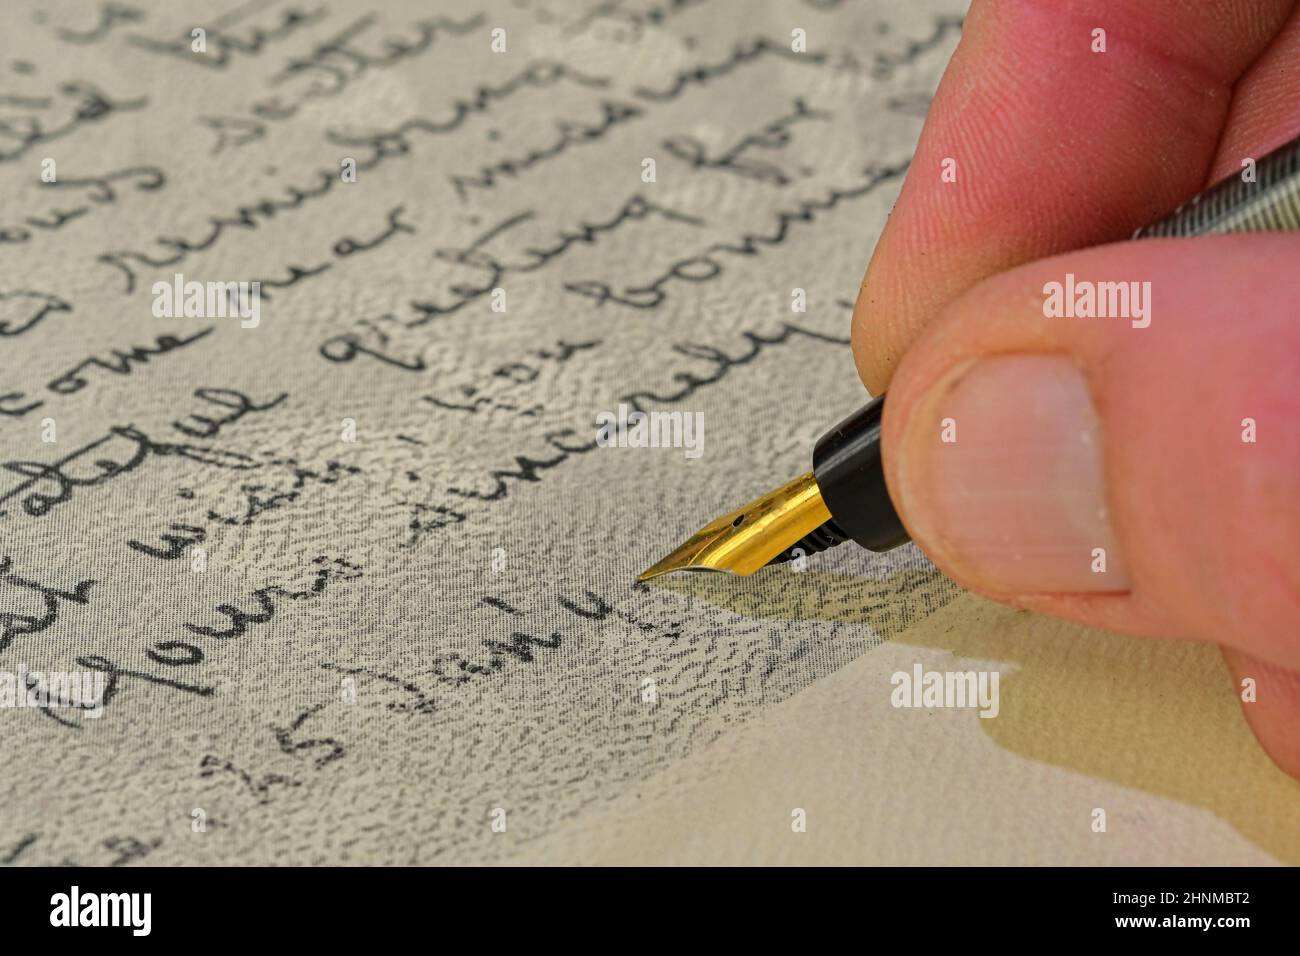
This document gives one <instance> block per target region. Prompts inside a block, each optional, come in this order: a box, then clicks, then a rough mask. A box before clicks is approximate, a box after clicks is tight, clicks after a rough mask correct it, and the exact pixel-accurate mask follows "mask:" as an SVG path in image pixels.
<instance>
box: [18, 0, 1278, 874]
mask: <svg viewBox="0 0 1300 956" xmlns="http://www.w3.org/2000/svg"><path fill="white" fill-rule="evenodd" d="M961 12H962V5H961V4H960V3H953V2H946V0H945V2H939V0H934V2H928V0H927V2H917V3H907V4H890V3H861V4H841V3H834V2H831V3H826V2H803V3H795V2H790V3H783V4H777V3H746V4H744V5H743V8H742V6H741V5H740V4H739V3H733V2H724V0H712V2H704V0H697V2H672V3H665V2H658V3H626V4H620V3H587V4H577V3H574V4H568V3H565V4H542V3H536V2H533V3H530V2H516V3H485V4H481V5H478V4H467V5H460V4H457V5H450V4H448V5H445V8H444V7H443V5H432V4H421V3H413V2H412V3H384V4H373V5H365V4H346V5H345V4H327V3H317V2H309V0H308V2H301V3H277V2H262V3H256V4H242V5H235V4H216V3H192V2H181V3H167V4H161V3H158V4H147V3H143V2H139V0H136V2H132V3H129V4H122V3H119V4H111V5H108V4H106V5H100V6H92V5H87V4H73V3H35V2H32V3H22V2H13V3H8V4H6V5H5V8H4V11H3V13H0V17H2V18H3V26H4V29H3V30H0V45H2V46H3V49H4V56H3V58H0V69H3V70H4V75H5V82H4V83H3V85H2V86H0V95H2V96H3V99H2V100H0V177H3V187H4V195H5V197H6V202H5V204H4V207H3V215H2V216H0V219H2V220H3V221H2V222H0V230H2V231H0V237H2V238H3V241H0V295H3V298H0V323H3V325H0V441H2V442H3V445H2V446H0V447H2V448H3V451H4V455H3V463H4V470H3V481H4V483H5V484H4V490H2V491H0V496H2V497H0V511H3V514H0V534H2V535H3V537H2V538H0V540H2V541H3V547H2V548H0V557H3V561H4V563H3V565H2V570H0V602H2V603H0V627H2V628H3V630H2V631H0V642H2V644H3V646H2V647H0V669H4V670H7V671H10V672H16V671H17V670H18V669H19V668H20V667H22V668H26V669H27V670H29V671H37V672H54V671H85V670H91V671H95V672H98V673H100V674H103V675H105V676H106V678H107V679H108V681H109V684H108V686H109V697H108V699H107V701H106V702H105V704H104V707H103V714H102V716H100V717H98V718H92V717H90V716H87V715H86V714H85V713H82V712H81V711H78V710H76V709H74V708H66V707H50V708H48V709H46V710H40V709H32V708H13V709H4V710H0V720H3V721H4V724H3V733H0V754H2V755H3V758H4V766H5V767H6V773H5V775H4V787H3V794H2V796H3V801H2V802H0V806H3V808H4V809H3V811H2V812H0V860H3V861H5V862H9V863H15V864H49V863H61V862H75V863H81V864H90V865H102V864H131V863H138V862H146V863H156V864H199V863H242V864H261V863H295V864H311V863H389V864H407V863H504V862H529V863H535V862H686V861H689V862H741V861H757V862H778V861H798V862H850V861H852V862H979V861H983V860H989V861H995V862H1033V863H1038V862H1113V861H1128V862H1144V863H1145V862H1152V863H1155V862H1260V861H1268V860H1283V861H1287V862H1295V860H1296V857H1297V849H1296V843H1295V833H1296V831H1295V828H1294V820H1295V808H1296V806H1297V802H1296V797H1297V791H1296V786H1295V784H1294V782H1292V781H1289V780H1287V779H1285V778H1283V777H1282V776H1281V775H1280V774H1279V773H1277V772H1276V771H1274V770H1273V769H1272V767H1271V765H1270V764H1268V763H1267V760H1266V759H1265V758H1264V757H1263V756H1262V754H1261V753H1260V752H1259V751H1258V750H1257V749H1256V748H1255V747H1254V744H1253V743H1252V741H1251V740H1250V739H1249V736H1248V733H1247V732H1246V731H1245V730H1244V725H1243V724H1242V722H1241V719H1240V717H1239V715H1237V714H1236V712H1235V711H1234V709H1233V707H1232V706H1231V705H1232V700H1231V695H1230V693H1228V690H1227V688H1226V686H1222V685H1226V684H1227V678H1226V676H1225V675H1224V673H1223V670H1222V667H1221V665H1219V664H1218V662H1217V657H1216V656H1215V652H1213V651H1212V650H1211V649H1208V648H1196V647H1190V646H1183V645H1152V644H1144V643H1138V642H1132V641H1127V640H1124V639H1121V638H1115V637H1109V636H1106V635H1099V634H1094V633H1085V632H1082V631H1079V630H1077V629H1074V628H1070V627H1066V626H1064V625H1060V624H1056V623H1052V622H1047V621H1043V620H1040V619H1036V618H1033V617H1030V616H1028V615H1019V614H1015V613H1014V612H1009V611H1004V610H1000V609H993V608H992V607H991V606H988V605H984V604H982V603H980V602H977V601H975V599H973V598H970V597H967V596H963V595H961V593H960V592H959V591H958V589H957V588H956V587H955V586H954V585H952V584H951V583H950V582H948V581H947V580H946V579H944V578H943V577H942V576H940V575H939V574H938V573H937V572H936V571H935V570H934V569H933V568H932V567H931V566H930V565H929V564H928V562H927V561H926V560H925V559H924V557H923V556H922V555H921V554H920V553H919V552H918V551H917V550H916V549H915V548H913V547H910V546H909V547H908V548H905V549H901V550H900V551H897V552H894V553H892V554H890V555H888V556H873V555H870V554H867V553H865V552H862V551H860V550H857V549H854V548H849V547H845V548H841V549H837V550H836V551H834V552H831V553H828V554H825V555H821V556H817V557H815V558H813V559H810V561H809V565H808V568H807V570H805V571H802V572H798V571H795V570H794V569H791V568H780V569H773V570H769V571H765V572H763V573H762V574H760V575H757V576H755V577H753V578H750V579H744V580H733V579H726V580H717V579H708V580H704V579H698V578H693V577H691V578H686V579H680V580H678V579H670V580H668V581H666V582H664V583H662V584H661V585H657V586H654V587H650V588H645V587H641V588H634V587H633V586H632V583H631V582H632V581H633V579H634V577H635V574H636V573H637V571H639V570H640V569H641V568H643V567H645V566H646V565H648V564H649V563H651V562H652V561H653V560H654V559H655V558H657V557H659V556H660V555H661V554H662V553H663V552H665V551H666V550H667V549H669V548H671V547H672V546H674V545H675V544H677V543H678V542H679V541H680V540H681V539H682V538H683V537H684V536H685V535H687V534H689V533H690V532H691V531H693V530H694V529H695V528H696V527H697V526H698V525H699V524H700V523H702V522H703V521H704V520H706V519H707V518H709V517H712V516H713V515H714V514H716V513H718V512H720V511H723V510H726V509H728V508H731V507H734V506H735V505H736V504H737V503H738V502H740V501H743V500H747V499H748V498H750V497H752V496H753V495H754V494H755V493H757V492H759V491H762V490H765V489H767V488H768V487H770V486H772V485H774V484H777V483H780V482H783V481H785V480H787V479H789V478H790V477H792V476H794V475H796V474H798V473H800V472H801V471H803V470H806V468H807V465H808V454H809V448H810V447H811V443H812V441H813V440H814V439H815V437H816V435H817V434H818V433H819V431H820V430H821V429H822V428H824V427H825V426H826V425H827V424H828V423H830V422H833V421H834V420H836V419H837V418H838V417H841V416H842V415H844V414H846V413H847V412H849V411H851V410H852V409H853V408H854V407H856V406H857V405H858V404H860V403H861V401H862V400H863V399H864V394H863V392H862V390H861V386H860V385H859V383H858V381H857V378H856V376H855V374H854V370H853V363H852V359H851V356H850V354H849V350H848V344H847V334H848V318H849V313H850V310H851V302H850V298H851V295H852V293H853V290H854V289H855V288H856V283H857V282H858V281H859V279H860V276H861V272H862V268H863V266H864V264H865V262H866V261H867V259H868V257H869V255H870V251H871V248H872V244H873V242H874V240H875V237H876V236H877V234H878V232H879V229H880V227H881V225H882V224H883V222H884V220H885V216H886V215H887V213H888V210H889V206H890V203H891V202H892V201H893V198H894V196H895V195H896V193H897V189H898V186H899V184H900V182H901V178H902V175H903V172H904V171H905V169H906V165H907V162H908V160H909V158H910V155H911V151H912V147H913V145H914V143H915V140H916V136H917V134H918V132H919V129H920V125H921V121H922V117H923V115H924V110H925V105H926V103H927V101H928V97H929V94H930V92H931V91H932V90H933V87H934V84H935V83H936V82H937V78H938V76H939V74H940V72H941V71H942V68H943V64H944V63H945V62H946V59H947V57H948V56H949V55H950V53H951V51H952V49H953V47H954V46H955V43H956V41H957V38H958V34H959V29H960V26H959V24H960V16H961ZM196 28H202V29H203V30H204V31H205V34H204V38H205V40H206V50H205V51H204V52H201V53H200V52H195V51H194V50H193V49H192V43H193V42H194V35H193V32H192V31H193V30H195V29H196ZM498 30H501V31H504V33H497V32H496V31H498ZM795 31H803V36H804V37H806V52H795V51H794V50H793V49H792V44H796V45H797V44H798V42H799V36H798V34H797V33H796V32H795ZM502 42H504V47H503V48H502V47H501V43H502ZM494 44H495V45H496V48H497V49H494ZM498 50H499V52H498ZM647 159H652V160H654V163H655V176H654V180H653V181H652V182H648V181H646V180H645V179H644V178H643V176H644V175H645V173H646V170H647V166H646V164H645V160H647ZM46 160H53V161H54V164H55V169H56V170H57V172H56V177H55V179H54V181H53V182H45V181H43V180H42V173H43V172H45V171H46V169H47V167H46V165H45V161H46ZM349 161H353V162H354V163H355V171H356V176H355V182H347V181H345V174H346V173H347V172H348V169H349ZM177 273H180V274H182V275H183V277H184V279H186V280H197V281H200V282H208V281H228V282H237V281H253V280H258V281H261V282H262V287H261V289H262V299H261V310H260V319H259V321H258V324H257V325H256V327H250V328H243V327H241V325H240V322H239V320H238V319H236V318H230V317H224V318H204V317H198V316H191V317H185V316H179V317H176V318H160V317H156V316H155V315H154V311H153V308H154V304H155V300H156V294H155V292H154V291H153V284H154V283H155V282H158V281H164V282H171V281H172V280H173V277H174V276H175V274H177ZM496 290H501V292H502V293H503V294H504V299H501V298H500V296H498V294H497V291H496ZM796 290H800V294H801V295H802V298H803V300H805V301H806V311H795V309H794V307H795V305H796V303H797V302H798V301H799V294H796ZM502 305H503V306H504V310H503V311H499V310H497V309H494V306H496V307H500V306H502ZM620 404H629V405H631V406H633V407H639V408H642V409H644V410H663V411H673V410H676V411H681V412H683V413H689V414H692V415H694V414H696V413H699V415H701V416H702V421H703V424H704V431H703V445H702V448H701V452H702V453H701V454H700V455H699V456H698V457H688V455H687V454H686V453H685V450H684V449H682V448H619V447H598V446H597V445H596V443H595V435H596V425H595V422H596V418H597V416H598V415H600V414H602V413H615V414H616V413H617V412H618V408H619V405H620ZM51 437H52V438H53V439H54V440H53V441H50V440H47V439H49V438H51ZM353 437H355V440H350V439H352V438H353ZM106 463H111V464H106ZM196 549H202V551H201V552H199V551H196ZM200 558H201V560H200ZM199 565H202V567H201V568H199ZM954 654H955V655H957V658H956V659H959V660H960V661H961V662H962V663H961V666H962V667H963V668H965V667H967V666H970V667H976V666H979V667H985V668H996V669H999V670H1000V671H1001V672H1002V673H1004V674H1005V677H1006V681H1005V683H1004V685H1003V687H1004V691H1003V696H1004V699H1003V713H1002V714H1001V715H1000V716H999V717H998V718H997V719H994V720H981V719H979V718H978V717H977V716H976V715H975V714H974V713H973V712H971V711H961V712H956V711H950V712H939V713H926V712H924V711H915V710H894V709H893V708H891V707H890V704H889V691H890V685H889V676H890V674H891V673H892V672H893V671H895V670H899V669H906V668H908V667H911V666H912V664H914V663H915V662H918V661H921V662H924V663H925V665H926V666H927V667H933V668H942V667H943V666H945V663H950V662H951V661H952V660H954V658H953V657H952V656H951V655H954ZM967 660H970V661H974V662H976V663H972V664H969V665H967V664H966V663H965V662H966V661H967ZM1096 807H1105V808H1109V813H1110V820H1111V825H1110V827H1109V829H1108V832H1106V833H1105V834H1097V833H1093V832H1092V831H1091V830H1090V827H1089V823H1090V814H1091V812H1092V810H1093V808H1096ZM796 809H803V810H804V811H805V812H806V814H807V819H808V827H807V832H804V833H794V832H793V831H792V829H791V814H792V812H793V811H794V810H796ZM1288 826H1289V827H1290V829H1289V830H1288Z"/></svg>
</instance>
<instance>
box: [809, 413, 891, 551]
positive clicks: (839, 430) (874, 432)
mask: <svg viewBox="0 0 1300 956" xmlns="http://www.w3.org/2000/svg"><path fill="white" fill-rule="evenodd" d="M884 411H885V397H884V396H883V395H882V396H880V397H879V398H877V399H875V400H874V401H872V402H871V403H869V404H867V405H864V406H863V407H862V408H859V409H858V410H857V411H856V412H854V413H853V414H852V415H850V416H849V417H848V418H846V419H844V421H842V422H840V423H839V424H838V425H836V426H835V427H834V428H832V429H831V430H830V431H828V432H826V434H824V435H822V437H821V438H820V439H818V441H817V445H816V447H815V448H814V449H813V478H814V479H816V481H817V487H818V489H819V490H820V491H821V496H822V501H823V502H825V504H826V508H827V510H828V511H830V513H831V516H832V520H833V521H834V523H835V524H836V525H838V526H839V528H840V529H842V530H843V531H844V532H845V533H846V534H848V536H849V537H850V538H852V539H853V540H854V541H856V542H857V543H858V544H860V545H862V546H863V547H864V548H869V549H870V550H872V551H888V550H890V549H891V548H896V547H898V546H899V545H900V544H906V543H907V541H908V535H907V530H906V529H905V528H904V527H903V522H902V520H901V519H900V518H899V517H898V512H897V511H895V510H894V505H893V502H892V501H890V498H889V490H888V488H886V487H885V469H884V463H883V462H882V461H881V458H880V423H881V419H882V418H883V416H884Z"/></svg>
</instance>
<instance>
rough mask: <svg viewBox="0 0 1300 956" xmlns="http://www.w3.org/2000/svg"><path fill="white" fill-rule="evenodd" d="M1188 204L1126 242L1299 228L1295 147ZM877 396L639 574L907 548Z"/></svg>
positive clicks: (1298, 147)
mask: <svg viewBox="0 0 1300 956" xmlns="http://www.w3.org/2000/svg"><path fill="white" fill-rule="evenodd" d="M1243 166H1246V167H1247V170H1248V172H1250V171H1253V173H1254V175H1253V176H1252V175H1248V172H1243V173H1242V174H1241V175H1233V176H1230V177H1228V178H1227V179H1225V180H1223V181H1222V182H1220V183H1218V184H1217V185H1215V186H1211V187H1210V188H1209V189H1207V190H1205V191H1204V192H1202V193H1200V194H1199V195H1197V196H1196V197H1195V198H1193V199H1190V200H1188V201H1187V202H1185V203H1183V204H1182V205H1181V206H1179V207H1178V208H1177V209H1176V210H1174V211H1173V212H1172V213H1171V214H1170V215H1169V216H1167V217H1166V218H1164V219H1162V220H1160V221H1159V222H1157V223H1155V224H1153V225H1150V226H1146V227H1144V228H1142V229H1139V230H1137V232H1135V233H1134V234H1133V236H1132V238H1134V239H1143V238H1149V237H1154V236H1163V237H1171V236H1198V235H1209V234H1212V233H1230V232H1266V231H1282V230H1295V229H1300V138H1296V139H1293V140H1292V141H1291V142H1289V143H1287V144H1286V145H1284V146H1281V147H1279V148H1278V149H1276V150H1274V151H1273V152H1271V153H1269V154H1268V155H1267V156H1265V157H1264V158H1263V159H1261V160H1259V162H1258V163H1255V164H1250V163H1249V162H1248V161H1247V162H1244V163H1243ZM884 409H885V396H884V395H881V396H879V397H877V398H876V399H874V400H873V401H871V402H870V403H869V404H867V405H865V406H864V407H862V408H860V409H859V410H858V411H856V412H854V413H853V414H852V415H850V416H849V417H848V418H846V419H844V421H842V422H840V423H839V424H838V425H836V426H835V427H834V428H832V429H831V430H830V431H828V432H826V434H824V435H822V437H821V438H820V439H819V440H818V441H817V444H816V445H815V446H814V448H813V456H812V471H810V472H808V473H807V474H805V475H802V476H800V477H798V478H796V479H794V480H793V481H791V482H789V483H787V484H784V485H782V486H781V487H780V488H777V489H776V490H775V491H771V492H768V493H767V494H765V495H763V496H762V497H761V498H758V499H757V500H755V501H752V502H750V503H749V504H747V505H745V506H744V507H743V508H740V509H739V510H737V511H733V512H731V513H730V514H725V515H723V516H722V517H720V518H718V519H716V520H714V521H711V522H710V523H709V524H707V525H705V526H704V527H703V528H701V529H700V530H699V531H697V532H696V533H695V534H694V535H692V536H691V537H690V539H689V540H688V541H687V542H686V543H685V544H683V545H682V546H681V547H679V548H677V549H676V550H674V551H673V552H672V553H670V554H668V555H667V556H666V557H664V558H663V559H661V560H660V561H658V562H656V563H655V564H653V565H651V566H650V567H649V568H647V569H646V570H645V571H643V572H641V574H640V576H639V577H638V578H637V580H638V581H646V580H649V579H650V578H654V577H658V576H659V575H661V574H668V573H670V572H672V571H730V572H732V573H733V574H753V573H754V572H755V571H757V570H758V569H759V568H763V567H766V566H768V565H770V564H777V563H780V562H783V561H789V560H792V559H795V558H799V557H802V556H805V555H811V554H816V553H818V552H821V551H825V550H826V549H827V548H830V547H833V546H834V545H837V544H841V543H843V542H845V541H850V540H851V541H854V542H856V543H857V544H859V545H861V546H862V547H864V548H868V549H870V550H872V551H889V550H891V549H893V548H896V547H898V546H899V545H902V544H906V543H907V541H908V540H909V538H908V534H907V529H906V528H905V527H904V526H903V522H902V519H900V518H899V515H898V511H897V510H896V509H895V507H894V503H893V501H892V499H891V498H890V496H889V488H888V487H887V486H886V484H885V472H884V468H883V466H882V462H881V453H880V423H881V418H882V416H883V414H884Z"/></svg>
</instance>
